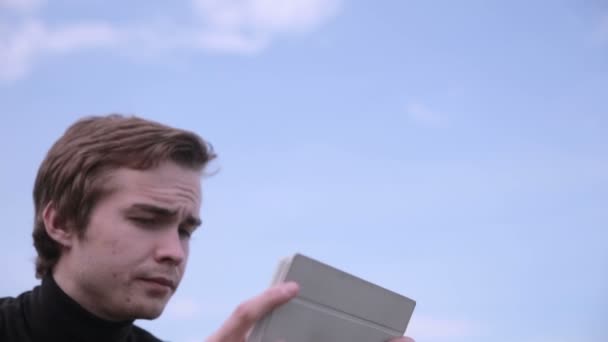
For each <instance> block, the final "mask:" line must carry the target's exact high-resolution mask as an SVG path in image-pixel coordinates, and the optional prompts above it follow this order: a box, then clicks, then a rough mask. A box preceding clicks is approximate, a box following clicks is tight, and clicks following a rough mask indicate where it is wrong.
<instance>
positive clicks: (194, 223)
mask: <svg viewBox="0 0 608 342" xmlns="http://www.w3.org/2000/svg"><path fill="white" fill-rule="evenodd" d="M133 211H145V212H148V213H150V214H153V215H155V216H163V217H175V216H177V213H178V212H177V210H171V209H168V208H165V207H159V206H156V205H153V204H146V203H135V204H133V205H132V206H130V207H129V208H127V209H126V210H125V212H126V213H130V212H133ZM184 223H185V224H187V225H188V226H190V227H192V228H193V229H196V228H197V227H198V226H200V225H201V223H202V221H201V219H200V218H198V217H195V216H193V215H188V217H186V220H185V221H184Z"/></svg>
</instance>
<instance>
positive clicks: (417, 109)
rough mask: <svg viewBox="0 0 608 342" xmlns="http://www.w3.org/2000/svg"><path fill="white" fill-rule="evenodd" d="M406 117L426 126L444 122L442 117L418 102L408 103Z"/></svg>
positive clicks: (438, 124)
mask: <svg viewBox="0 0 608 342" xmlns="http://www.w3.org/2000/svg"><path fill="white" fill-rule="evenodd" d="M406 113H407V115H408V117H409V118H410V119H411V120H412V121H414V122H416V123H419V124H422V125H426V126H440V125H442V124H444V123H445V120H444V118H443V117H442V116H441V115H439V114H438V113H436V112H435V111H433V110H431V109H430V108H428V107H427V106H425V105H423V104H420V103H415V102H413V103H410V104H408V105H407V107H406Z"/></svg>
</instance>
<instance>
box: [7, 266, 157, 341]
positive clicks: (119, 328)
mask: <svg viewBox="0 0 608 342" xmlns="http://www.w3.org/2000/svg"><path fill="white" fill-rule="evenodd" d="M0 341H1V342H9V341H10V342H12V341H19V342H38V341H70V342H85V341H86V342H97V341H99V342H102V341H103V342H157V341H160V340H159V339H157V338H155V337H154V336H152V335H151V334H150V333H148V332H147V331H145V330H143V329H141V328H139V327H137V326H135V325H133V322H132V321H127V322H111V321H106V320H103V319H100V318H98V317H97V316H94V315H93V314H91V313H90V312H88V311H86V310H85V309H84V308H83V307H81V306H80V305H79V304H78V303H76V302H75V301H74V300H73V299H72V298H70V297H69V296H68V295H67V294H66V293H65V292H63V290H61V288H60V287H59V286H58V285H57V283H55V280H53V277H52V276H48V277H46V278H44V279H43V280H42V284H41V285H40V286H36V287H35V288H34V289H33V290H31V291H27V292H24V293H22V294H21V295H19V296H18V297H16V298H12V297H8V298H0Z"/></svg>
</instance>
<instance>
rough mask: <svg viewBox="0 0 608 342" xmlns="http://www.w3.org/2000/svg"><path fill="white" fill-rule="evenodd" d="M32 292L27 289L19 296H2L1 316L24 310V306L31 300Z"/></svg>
mask: <svg viewBox="0 0 608 342" xmlns="http://www.w3.org/2000/svg"><path fill="white" fill-rule="evenodd" d="M30 294H31V291H27V292H23V293H22V294H20V295H19V296H17V297H1V298H0V317H6V315H8V314H11V313H16V312H17V311H21V310H23V307H24V306H25V305H26V304H27V302H28V301H29V297H30Z"/></svg>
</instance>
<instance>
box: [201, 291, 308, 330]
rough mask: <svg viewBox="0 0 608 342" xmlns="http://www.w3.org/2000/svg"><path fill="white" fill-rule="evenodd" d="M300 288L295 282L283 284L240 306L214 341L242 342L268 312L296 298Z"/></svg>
mask: <svg viewBox="0 0 608 342" xmlns="http://www.w3.org/2000/svg"><path fill="white" fill-rule="evenodd" d="M298 290H299V287H298V285H297V284H296V283H294V282H289V283H282V284H279V285H276V286H273V287H271V288H269V289H268V290H266V291H264V292H263V293H262V294H260V295H258V296H256V297H254V298H252V299H250V300H248V301H246V302H243V303H242V304H240V305H239V306H238V307H237V308H236V310H234V312H233V313H232V315H231V316H230V317H229V318H228V320H227V321H226V322H225V323H224V324H223V325H222V327H221V328H220V329H219V330H218V331H217V333H216V334H215V335H214V336H213V338H211V339H210V340H212V341H242V340H243V339H244V337H245V336H246V334H247V332H248V331H249V330H250V329H251V328H252V327H253V325H254V324H255V322H257V321H258V320H260V319H261V318H262V317H263V316H264V315H266V314H267V313H268V312H270V311H272V310H273V309H275V308H276V307H278V306H280V305H282V304H285V303H286V302H287V301H289V300H290V299H292V298H293V297H295V296H296V295H297V293H298Z"/></svg>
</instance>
